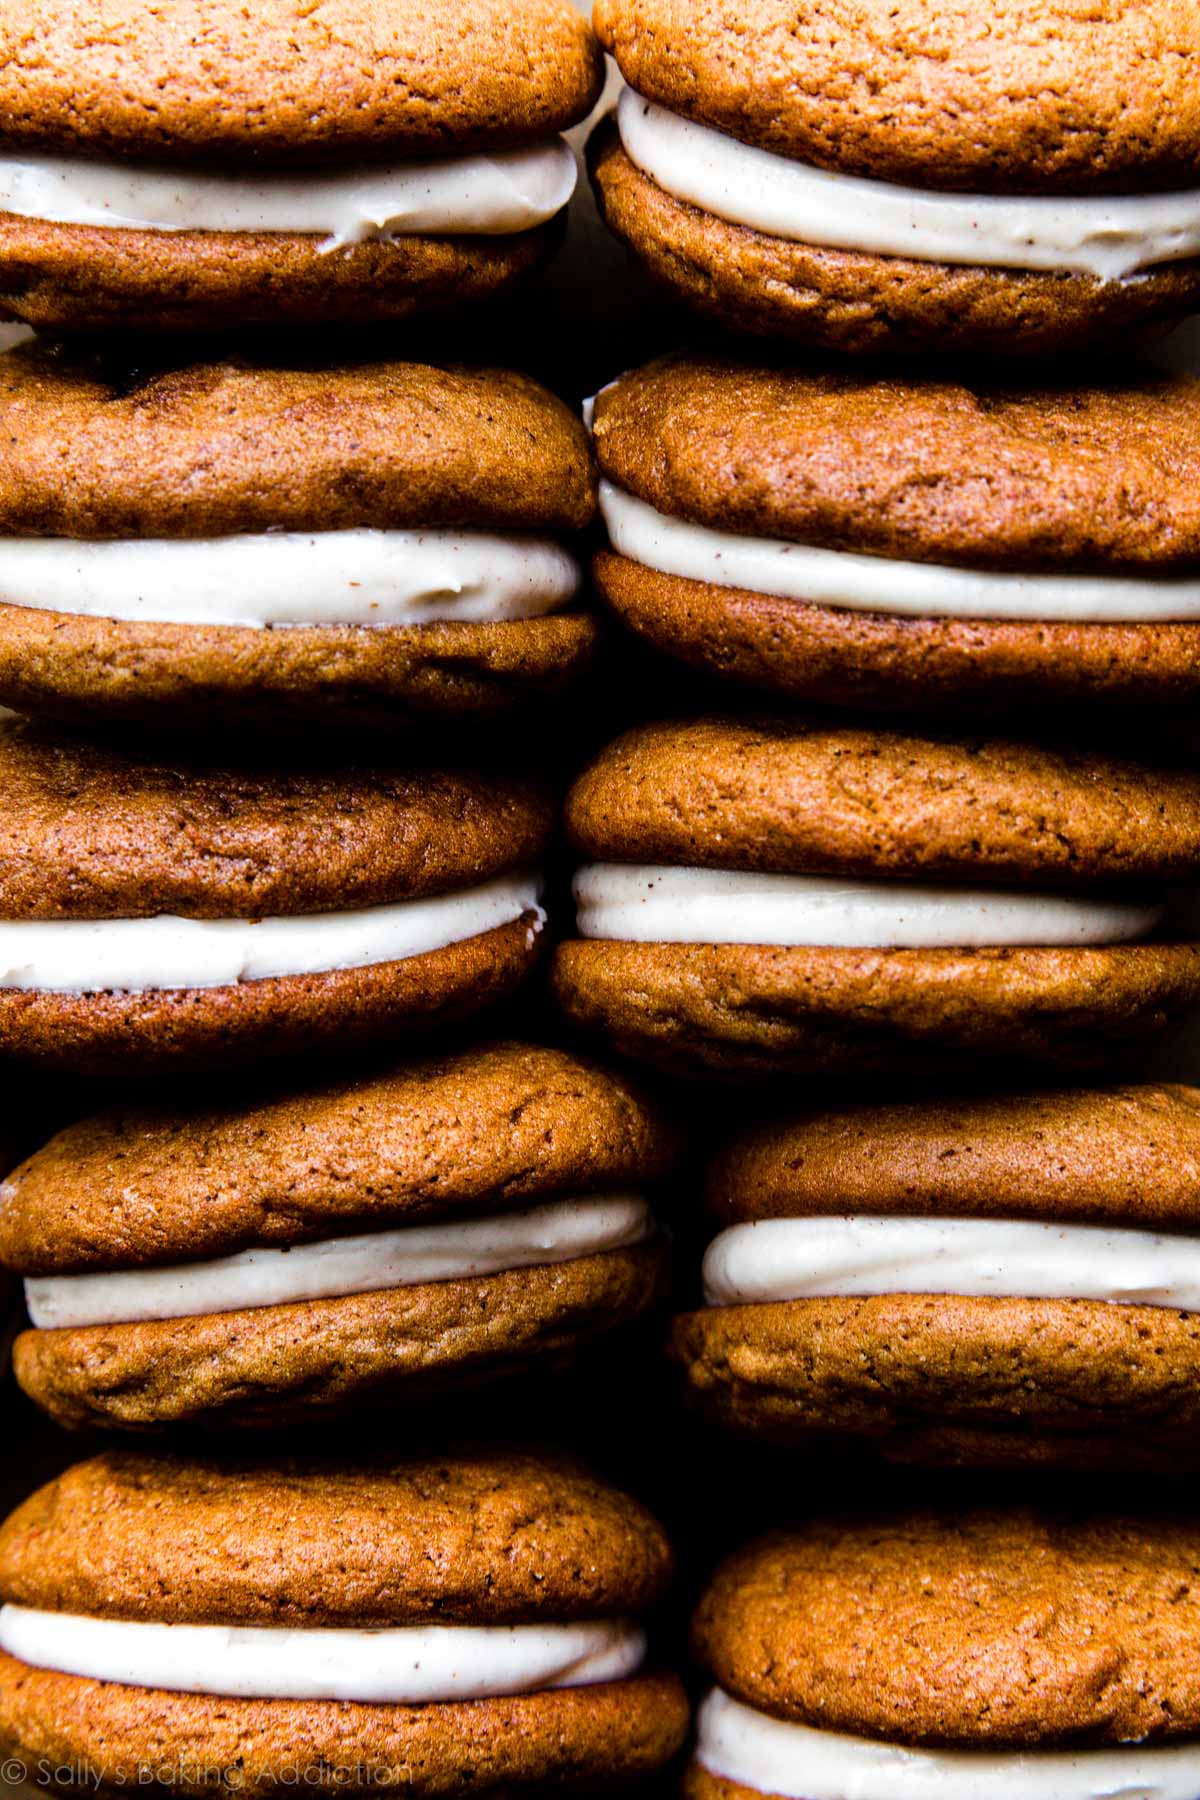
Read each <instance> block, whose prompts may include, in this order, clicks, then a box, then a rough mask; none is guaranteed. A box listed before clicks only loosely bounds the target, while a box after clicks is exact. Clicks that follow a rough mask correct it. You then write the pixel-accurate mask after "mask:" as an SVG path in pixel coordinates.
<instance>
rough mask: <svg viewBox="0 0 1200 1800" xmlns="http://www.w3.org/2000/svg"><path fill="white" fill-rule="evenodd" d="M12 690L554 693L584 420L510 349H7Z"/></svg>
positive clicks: (293, 717) (575, 574)
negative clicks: (374, 355)
mask: <svg viewBox="0 0 1200 1800" xmlns="http://www.w3.org/2000/svg"><path fill="white" fill-rule="evenodd" d="M0 407H2V408H3V413H4V418H5V422H6V442H7V450H6V454H5V457H4V458H3V461H2V466H0V701H7V702H8V703H9V704H10V705H12V706H16V707H19V708H22V709H24V710H27V711H30V712H37V713H39V714H48V715H52V716H56V717H59V718H62V719H64V720H67V721H72V720H76V719H80V720H83V721H85V722H86V721H89V720H93V719H94V720H97V721H101V722H102V721H104V720H106V719H115V720H119V721H122V722H125V721H132V722H134V723H138V724H141V723H163V722H166V723H168V724H170V725H172V726H178V725H184V724H189V723H190V724H192V725H202V726H203V727H204V728H205V729H206V730H211V727H212V724H213V721H214V720H218V721H220V722H233V723H236V724H240V725H248V724H250V725H268V726H274V725H277V724H285V725H290V726H292V727H293V728H298V729H301V730H303V731H305V732H311V730H312V728H313V727H314V725H319V724H320V723H322V722H328V723H330V724H334V725H343V724H349V725H351V726H368V727H375V728H389V729H390V728H392V727H395V726H399V725H405V724H417V723H438V722H445V721H453V722H454V723H455V724H460V723H464V722H466V723H470V722H471V721H473V720H476V719H489V718H492V717H495V716H498V715H503V714H511V713H512V712H514V711H516V710H517V709H519V708H523V707H525V706H526V705H528V704H529V703H530V702H535V701H539V700H546V699H549V698H551V697H553V696H555V695H557V694H559V693H561V692H562V691H563V690H564V689H565V688H566V687H567V685H568V684H569V683H570V681H571V679H572V677H573V676H575V675H577V674H578V673H579V672H580V670H581V668H582V667H583V666H584V665H585V664H586V662H587V660H588V658H589V655H590V652H591V649H592V644H593V639H594V632H595V627H594V625H593V623H592V621H591V620H590V619H588V618H587V617H586V616H585V615H583V614H582V613H579V612H570V611H564V609H565V608H569V607H570V606H571V603H572V601H573V600H574V597H575V595H576V592H577V590H578V588H579V585H580V569H579V567H578V565H577V563H576V560H575V558H574V557H573V556H572V555H571V553H570V550H569V548H568V547H567V545H566V544H565V543H564V541H563V538H564V534H566V533H569V532H571V531H574V530H577V529H578V528H580V527H582V526H584V525H586V524H587V523H588V522H589V520H590V519H591V516H592V511H593V506H594V492H593V476H592V470H591V459H590V454H589V451H588V446H587V441H586V437H585V434H584V431H583V428H582V426H581V425H580V424H579V422H578V420H577V419H575V418H574V417H573V416H572V414H571V413H570V412H569V411H568V409H567V408H566V407H565V406H564V405H563V404H562V403H561V401H559V400H556V399H555V398H554V397H553V395H551V394H549V393H547V392H546V391H545V389H543V388H541V387H539V386H538V385H537V384H536V383H535V382H533V381H530V380H528V379H527V378H526V377H525V376H523V375H517V374H512V373H509V372H507V371H504V370H499V369H466V368H456V367H436V366H432V365H427V364H421V363H403V362H387V363H367V364H358V365H351V366H343V367H338V368H330V367H324V366H320V365H310V366H303V365H301V366H287V365H286V364H272V363H267V362H259V361H253V360H249V359H247V358H245V357H242V358H238V359H230V358H226V359H224V360H216V361H210V362H205V361H199V362H193V363H182V364H180V365H177V366H173V367H169V368H165V369H159V370H155V369H153V368H150V369H147V368H145V367H143V368H141V369H133V368H131V367H130V366H128V364H127V362H126V361H123V360H119V359H116V358H112V357H110V358H108V359H101V358H92V357H89V358H83V357H70V356H68V355H65V354H63V353H62V352H55V351H45V350H42V349H40V348H38V347H36V346H30V347H28V348H21V349H18V350H15V351H13V352H11V353H10V354H8V355H6V356H0Z"/></svg>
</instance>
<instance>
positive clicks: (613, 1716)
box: [0, 1454, 687, 1800]
mask: <svg viewBox="0 0 1200 1800" xmlns="http://www.w3.org/2000/svg"><path fill="white" fill-rule="evenodd" d="M669 1573H670V1551H669V1549H668V1546H667V1543H666V1540H665V1538H664V1536H663V1534H662V1532H661V1530H660V1528H659V1527H658V1525H657V1524H656V1523H655V1521H654V1520H653V1519H652V1518H650V1516H649V1515H648V1514H647V1513H646V1512H645V1511H644V1510H643V1509H642V1508H641V1507H640V1506H638V1505H636V1504H635V1503H634V1502H633V1501H632V1500H629V1499H627V1498H626V1497H625V1496H624V1495H622V1494H619V1493H617V1492H615V1491H614V1490H613V1489H611V1488H607V1487H605V1486H604V1485H603V1484H601V1483H599V1482H597V1481H595V1480H593V1479H592V1478H591V1477H589V1476H587V1475H586V1474H585V1473H584V1472H583V1471H581V1470H579V1469H577V1468H575V1467H574V1466H572V1465H569V1464H565V1463H556V1462H552V1461H542V1460H539V1459H537V1458H535V1457H531V1456H524V1455H511V1456H488V1455H484V1454H476V1455H470V1454H458V1455H451V1456H447V1457H444V1458H442V1459H425V1460H421V1459H419V1458H413V1459H411V1460H409V1461H408V1462H407V1463H401V1464H398V1465H392V1466H389V1465H388V1464H387V1463H386V1462H379V1463H377V1464H376V1465H374V1466H371V1467H364V1468H347V1467H346V1466H345V1465H344V1464H338V1465H328V1466H321V1465H313V1464H309V1465H303V1464H297V1463H276V1464H267V1463H260V1464H249V1463H246V1464H230V1463H229V1462H227V1461H226V1462H223V1463H222V1462H212V1463H206V1462H199V1461H191V1462H188V1461H184V1460H181V1459H167V1458H163V1459H159V1460H154V1459H151V1458H148V1457H133V1456H115V1455H108V1456H105V1457H100V1458H96V1459H95V1460H94V1461H92V1462H90V1463H84V1464H82V1465H80V1466H79V1467H77V1468H75V1469H73V1470H68V1471H67V1472H66V1474H65V1475H63V1476H61V1477H60V1478H59V1480H58V1481H57V1482H54V1483H51V1485H50V1486H49V1487H48V1488H45V1489H43V1490H42V1491H41V1492H40V1493H39V1494H36V1495H34V1496H33V1498H32V1499H31V1500H29V1501H28V1502H27V1503H26V1504H25V1506H23V1507H21V1508H19V1509H18V1511H17V1512H16V1513H15V1514H14V1515H13V1516H12V1518H11V1519H10V1520H9V1521H8V1523H7V1525H6V1526H5V1527H4V1528H3V1531H0V1595H2V1596H3V1598H4V1600H5V1601H6V1602H7V1603H8V1605H9V1608H10V1609H13V1608H31V1609H34V1613H35V1616H40V1617H41V1618H42V1619H43V1620H49V1621H50V1622H51V1623H53V1621H54V1619H55V1616H56V1615H60V1614H64V1613H70V1612H74V1613H76V1614H78V1613H84V1614H86V1615H87V1616H89V1617H90V1618H91V1619H92V1621H93V1622H94V1623H95V1622H107V1623H111V1622H120V1623H121V1625H122V1626H123V1628H124V1630H125V1631H126V1632H128V1631H130V1630H133V1631H137V1630H139V1629H140V1630H146V1629H148V1628H150V1629H152V1628H153V1626H154V1625H155V1624H157V1623H171V1624H176V1625H179V1624H184V1623H187V1624H193V1625H223V1626H235V1625H236V1626H239V1627H241V1629H242V1630H243V1631H247V1630H248V1631H261V1632H265V1633H266V1634H267V1641H269V1636H270V1633H272V1632H277V1633H279V1634H280V1635H281V1636H282V1633H283V1632H284V1631H287V1632H288V1633H289V1634H294V1637H293V1638H292V1645H293V1664H294V1662H295V1658H296V1656H297V1655H299V1656H300V1657H301V1658H302V1657H303V1655H304V1653H305V1651H306V1645H305V1636H306V1634H307V1633H309V1632H313V1631H315V1630H319V1629H321V1628H326V1629H329V1628H333V1629H334V1630H337V1631H339V1632H340V1633H342V1634H344V1636H343V1637H342V1638H341V1640H340V1641H339V1642H337V1645H336V1647H334V1646H332V1645H329V1646H326V1647H325V1648H324V1649H323V1651H320V1652H319V1654H323V1655H324V1656H325V1658H326V1659H328V1658H329V1657H332V1658H333V1660H334V1662H335V1663H338V1662H339V1659H341V1664H343V1665H344V1667H345V1669H346V1670H348V1671H350V1673H348V1674H346V1673H344V1674H343V1676H342V1680H343V1683H344V1684H345V1685H348V1686H349V1687H350V1688H351V1689H353V1688H354V1686H355V1683H356V1681H357V1682H358V1683H360V1684H361V1682H362V1680H363V1676H362V1670H361V1666H358V1664H359V1663H360V1662H361V1657H362V1652H363V1651H364V1650H366V1649H369V1648H370V1647H371V1646H372V1645H378V1643H379V1639H378V1636H377V1634H378V1633H379V1632H381V1631H383V1632H386V1631H395V1630H399V1631H401V1632H404V1631H405V1630H406V1629H407V1630H409V1631H417V1632H420V1631H421V1630H422V1629H424V1628H428V1627H430V1626H434V1627H436V1632H435V1636H436V1638H437V1639H438V1640H439V1641H438V1643H437V1644H436V1646H431V1649H432V1654H433V1655H434V1658H435V1660H437V1659H438V1658H441V1659H443V1660H444V1659H445V1656H446V1651H447V1646H448V1645H449V1643H450V1642H451V1640H453V1639H455V1636H456V1634H460V1633H461V1628H462V1627H468V1628H471V1629H469V1630H468V1631H467V1632H466V1633H465V1634H461V1635H460V1637H459V1643H460V1647H459V1649H458V1650H457V1651H456V1652H455V1655H456V1656H457V1657H458V1659H459V1662H458V1665H457V1669H453V1668H452V1670H451V1673H450V1675H449V1676H448V1677H444V1678H443V1679H444V1681H445V1682H446V1684H447V1685H454V1686H455V1687H456V1691H455V1692H454V1694H453V1696H451V1694H450V1693H447V1694H446V1695H445V1696H444V1697H441V1698H437V1699H434V1700H432V1701H430V1700H426V1701H425V1702H424V1703H421V1704H413V1703H406V1702H404V1701H381V1700H366V1699H363V1700H355V1699H354V1698H353V1697H352V1694H351V1695H346V1694H345V1693H344V1692H343V1694H342V1695H341V1696H339V1697H336V1698H335V1697H334V1696H333V1695H329V1696H328V1697H324V1696H323V1695H321V1694H316V1695H314V1696H312V1697H307V1698H299V1697H278V1698H277V1697H274V1696H273V1695H272V1694H271V1692H270V1688H271V1686H272V1677H271V1676H267V1677H266V1678H265V1679H264V1677H263V1676H262V1674H261V1672H260V1673H258V1675H257V1677H256V1680H255V1682H254V1684H253V1685H254V1686H255V1687H256V1688H257V1689H259V1690H261V1691H258V1692H255V1693H253V1694H250V1695H239V1694H238V1693H236V1692H232V1693H230V1692H227V1693H225V1694H220V1693H212V1692H205V1691H199V1692H183V1691H172V1690H171V1689H170V1688H169V1687H161V1688H159V1687H153V1686H149V1685H135V1684H133V1683H128V1682H122V1681H120V1680H111V1679H109V1680H103V1679H95V1678H89V1677H87V1676H84V1675H79V1674H65V1673H61V1672H59V1671H57V1670H55V1669H54V1667H53V1666H52V1662H47V1663H45V1664H44V1665H43V1666H34V1665H33V1664H31V1663H30V1662H28V1661H26V1660H23V1659H22V1658H20V1657H19V1656H17V1655H14V1654H12V1653H11V1652H0V1744H2V1745H3V1748H4V1750H5V1753H6V1754H7V1755H11V1756H18V1755H19V1756H21V1757H24V1758H26V1759H28V1760H30V1761H36V1760H37V1759H39V1758H40V1757H42V1756H48V1757H51V1758H52V1759H53V1760H54V1761H55V1762H56V1763H57V1762H59V1761H71V1762H73V1763H75V1764H76V1765H78V1766H82V1767H86V1768H87V1769H88V1771H89V1780H90V1782H91V1783H92V1785H93V1786H94V1787H95V1789H96V1791H98V1792H99V1793H101V1794H104V1795H109V1794H112V1793H115V1792H119V1791H121V1790H122V1789H123V1788H124V1787H126V1786H128V1785H138V1784H141V1785H145V1783H146V1782H147V1780H153V1777H154V1771H155V1770H158V1769H162V1768H164V1767H165V1766H166V1760H167V1756H168V1753H167V1752H165V1750H164V1746H165V1745H169V1746H170V1747H171V1748H170V1752H169V1757H170V1759H171V1767H172V1770H173V1776H172V1780H173V1784H174V1785H177V1786H178V1787H179V1788H180V1789H181V1791H183V1792H184V1793H186V1794H188V1795H197V1796H198V1795H201V1794H202V1793H203V1792H204V1791H205V1788H206V1784H211V1783H222V1782H225V1781H228V1780H230V1779H235V1780H236V1781H237V1783H238V1785H240V1786H242V1787H244V1788H246V1789H247V1790H248V1791H249V1792H251V1793H254V1794H266V1793H268V1792H271V1791H275V1790H276V1789H277V1788H278V1787H279V1786H280V1785H281V1783H284V1784H286V1782H287V1781H288V1780H289V1778H290V1777H291V1776H294V1773H295V1772H296V1771H297V1770H308V1771H310V1773H309V1777H308V1780H309V1784H310V1785H316V1786H318V1787H323V1788H326V1789H328V1790H329V1791H333V1789H334V1788H335V1787H338V1786H344V1785H346V1783H347V1781H349V1782H350V1784H351V1785H362V1784H364V1783H365V1782H367V1781H369V1782H370V1785H371V1786H372V1787H374V1788H377V1789H379V1790H380V1791H381V1792H383V1793H385V1794H392V1793H395V1794H400V1793H406V1794H417V1795H430V1796H433V1795H436V1796H446V1797H447V1800H449V1796H451V1795H453V1794H456V1793H461V1792H462V1789H463V1785H464V1783H469V1784H470V1785H471V1787H472V1788H473V1789H474V1790H476V1791H478V1792H479V1793H480V1794H483V1795H489V1796H497V1797H498V1796H499V1795H500V1794H510V1793H525V1792H529V1793H543V1792H547V1791H550V1790H554V1791H562V1790H567V1791H572V1790H580V1789H582V1790H586V1791H588V1792H592V1791H597V1790H607V1789H610V1788H611V1789H613V1790H619V1791H623V1790H624V1788H625V1786H626V1784H627V1783H629V1782H631V1781H634V1780H637V1779H639V1778H642V1777H645V1776H648V1775H650V1774H652V1773H653V1772H654V1771H655V1770H656V1769H658V1768H660V1767H661V1766H662V1765H663V1764H664V1763H666V1762H667V1761H668V1760H669V1759H670V1757H671V1756H672V1755H673V1754H674V1752H675V1751H676V1750H677V1749H678V1747H679V1745H680V1743H681V1741H682V1739H683V1736H684V1732H685V1730H686V1726H687V1704H686V1701H685V1699H684V1695H683V1690H682V1687H681V1686H680V1684H679V1682H678V1681H677V1680H676V1679H675V1678H674V1677H673V1676H668V1675H655V1674H652V1673H642V1672H641V1671H640V1670H639V1668H638V1666H637V1664H638V1660H639V1653H640V1650H641V1645H640V1642H639V1640H638V1638H637V1636H636V1633H635V1632H634V1631H633V1630H632V1628H631V1627H629V1626H628V1625H627V1624H626V1623H625V1621H627V1620H628V1619H629V1618H630V1617H632V1616H634V1615H636V1614H637V1613H638V1612H640V1611H641V1610H642V1609H644V1608H645V1607H646V1606H647V1605H649V1604H651V1603H652V1602H653V1601H654V1600H655V1599H656V1598H657V1597H658V1595H659V1594H660V1593H661V1591H662V1589H663V1587H664V1585H665V1582H666V1580H667V1578H668V1576H669ZM12 1621H13V1612H12V1610H9V1611H7V1612H0V1637H4V1638H5V1641H6V1642H7V1641H9V1638H10V1636H11V1631H12V1629H13V1626H12ZM571 1630H574V1631H576V1632H582V1633H585V1634H586V1635H587V1636H588V1637H589V1638H592V1639H594V1640H595V1641H596V1642H597V1643H600V1642H611V1643H613V1644H615V1645H619V1646H621V1647H622V1651H623V1656H624V1660H625V1663H626V1665H627V1668H626V1673H624V1674H623V1675H615V1676H613V1677H611V1678H605V1677H604V1676H603V1675H602V1674H600V1675H599V1676H594V1675H589V1673H588V1672H587V1670H586V1669H578V1670H575V1671H567V1674H566V1685H561V1686H557V1687H555V1686H550V1685H547V1684H545V1683H543V1684H542V1685H540V1686H539V1684H538V1681H537V1679H536V1677H533V1678H532V1679H531V1678H530V1677H529V1676H526V1677H525V1678H524V1679H522V1676H521V1674H520V1673H519V1669H520V1664H521V1658H522V1656H524V1657H525V1658H526V1659H528V1658H529V1657H530V1655H531V1654H533V1655H536V1654H537V1653H538V1646H539V1645H540V1647H541V1651H542V1652H543V1653H544V1652H546V1651H548V1650H553V1649H554V1648H555V1645H556V1639H557V1638H558V1635H559V1634H561V1633H563V1632H569V1631H571ZM493 1633H494V1634H495V1636H494V1637H493V1635H492V1634H493ZM531 1633H532V1636H531ZM399 1642H400V1643H403V1639H401V1640H399ZM530 1645H532V1646H533V1648H532V1650H531V1649H530V1648H529V1646H530ZM404 1654H405V1652H404V1650H403V1649H401V1648H398V1650H397V1666H398V1665H399V1663H400V1662H402V1660H403V1657H404ZM409 1654H413V1655H416V1654H419V1653H418V1652H415V1651H412V1652H409ZM559 1654H561V1652H560V1653H559ZM348 1658H349V1659H350V1660H347V1659H348ZM356 1658H357V1660H356ZM506 1658H507V1661H506V1660H505V1659H506ZM264 1660H265V1661H266V1662H267V1663H268V1665H269V1664H270V1662H271V1658H270V1655H269V1653H267V1652H264ZM530 1666H532V1665H530ZM356 1667H358V1673H357V1675H355V1674H354V1673H353V1671H354V1670H355V1668H356ZM214 1675H215V1676H216V1679H217V1681H218V1682H224V1683H225V1684H226V1686H227V1687H228V1686H230V1685H231V1683H230V1675H229V1667H228V1663H226V1664H225V1665H223V1666H222V1667H221V1668H220V1669H216V1668H215V1667H214ZM417 1675H418V1679H419V1678H420V1676H419V1670H418V1671H417ZM273 1679H274V1681H275V1682H276V1683H277V1684H281V1683H282V1684H284V1685H286V1681H285V1676H284V1672H283V1671H282V1670H281V1669H279V1668H275V1669H274V1671H273ZM326 1679H328V1677H326ZM459 1683H461V1687H460V1686H459V1685H458V1684H459ZM401 1685H402V1684H401ZM318 1686H320V1681H318ZM481 1687H483V1688H486V1689H487V1690H488V1691H486V1692H481V1691H480V1689H481ZM234 1771H236V1774H235V1773H234ZM160 1779H162V1777H160Z"/></svg>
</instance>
